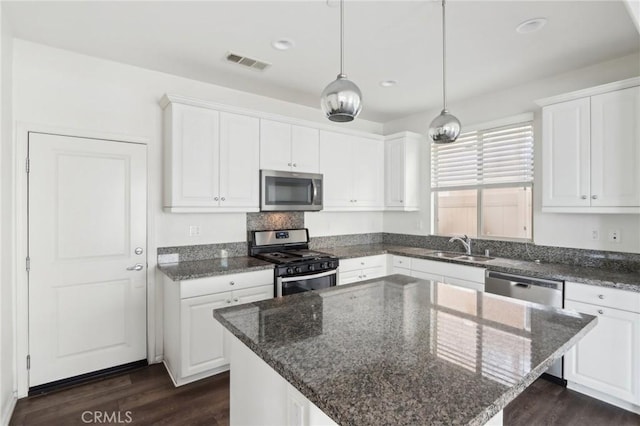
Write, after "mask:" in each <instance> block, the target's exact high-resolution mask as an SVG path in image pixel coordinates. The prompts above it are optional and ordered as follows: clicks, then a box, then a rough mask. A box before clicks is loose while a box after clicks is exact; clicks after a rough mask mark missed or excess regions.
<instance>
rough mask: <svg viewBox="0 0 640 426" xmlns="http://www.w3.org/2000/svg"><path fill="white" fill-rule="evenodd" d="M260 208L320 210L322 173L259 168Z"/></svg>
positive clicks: (280, 210)
mask: <svg viewBox="0 0 640 426" xmlns="http://www.w3.org/2000/svg"><path fill="white" fill-rule="evenodd" d="M260 210H261V211H263V212H283V211H318V210H322V175H321V174H317V173H297V172H282V171H278V170H260Z"/></svg>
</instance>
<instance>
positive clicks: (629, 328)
mask: <svg viewBox="0 0 640 426" xmlns="http://www.w3.org/2000/svg"><path fill="white" fill-rule="evenodd" d="M570 297H571V298H572V299H578V300H579V301H576V300H571V299H569V298H570ZM566 298H567V300H565V309H574V310H576V311H578V312H581V313H584V314H589V315H595V316H597V317H598V324H597V325H596V327H595V328H594V329H593V330H591V331H590V332H589V333H588V334H587V335H586V336H585V337H584V338H583V339H582V340H580V341H579V342H578V343H577V344H576V345H575V346H574V347H573V348H572V349H571V350H570V351H569V352H568V353H567V355H565V358H564V360H565V378H566V379H567V381H568V387H569V388H571V389H574V390H577V391H579V392H582V393H586V394H588V395H590V396H593V397H596V398H599V399H602V400H604V401H606V402H609V403H611V404H614V405H617V406H620V407H622V408H626V409H629V410H632V411H635V412H640V309H638V306H640V293H635V292H628V291H623V290H616V289H610V288H602V287H596V286H588V285H584V284H576V283H571V282H568V283H566ZM585 302H591V303H585ZM616 302H621V303H616ZM611 305H618V306H620V307H624V308H628V309H632V311H630V310H623V309H617V307H612V306H611Z"/></svg>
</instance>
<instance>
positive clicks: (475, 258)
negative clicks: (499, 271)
mask: <svg viewBox="0 0 640 426" xmlns="http://www.w3.org/2000/svg"><path fill="white" fill-rule="evenodd" d="M454 259H459V260H468V261H471V262H486V261H487V260H493V259H495V257H488V256H480V255H477V256H473V255H472V256H469V255H465V256H457V257H455V258H454Z"/></svg>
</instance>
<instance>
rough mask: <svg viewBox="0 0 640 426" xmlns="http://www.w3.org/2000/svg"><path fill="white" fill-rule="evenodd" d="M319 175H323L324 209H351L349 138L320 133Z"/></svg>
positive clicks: (335, 134) (351, 173) (324, 132)
mask: <svg viewBox="0 0 640 426" xmlns="http://www.w3.org/2000/svg"><path fill="white" fill-rule="evenodd" d="M320 173H322V174H324V181H323V184H324V194H323V197H324V207H325V208H331V207H347V208H349V207H353V206H354V203H353V200H354V198H353V193H352V187H353V183H352V177H353V164H352V155H351V144H350V141H349V136H347V135H343V134H340V133H335V132H326V131H321V132H320Z"/></svg>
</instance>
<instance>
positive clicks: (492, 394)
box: [214, 275, 597, 425]
mask: <svg viewBox="0 0 640 426" xmlns="http://www.w3.org/2000/svg"><path fill="white" fill-rule="evenodd" d="M214 316H215V318H217V319H218V320H219V321H220V323H221V324H222V325H223V326H224V327H226V328H227V329H228V330H230V331H231V333H232V334H234V335H235V336H236V337H238V338H239V339H240V341H242V342H243V343H244V344H245V345H247V346H248V347H249V348H250V349H251V350H252V351H253V352H254V353H256V354H257V355H258V356H259V357H260V358H262V359H263V360H264V361H265V362H266V363H267V364H268V365H269V366H271V367H272V368H273V369H274V370H275V371H277V372H278V373H279V374H280V375H281V376H282V377H284V378H285V379H286V380H287V381H288V382H289V383H291V384H292V385H293V386H295V387H296V388H297V389H298V390H299V391H300V392H301V393H302V394H303V395H304V396H305V397H307V399H309V400H310V401H311V402H313V403H314V404H315V405H316V406H317V407H318V408H320V409H321V410H322V411H323V412H324V413H326V414H327V415H328V416H330V417H331V418H332V419H333V420H335V421H336V422H337V423H339V424H341V425H431V424H446V425H480V424H484V423H485V422H486V421H487V420H489V419H490V418H491V417H492V416H493V415H494V414H496V413H497V412H499V411H500V410H502V409H503V408H504V407H505V405H506V404H507V403H508V402H510V401H511V400H513V399H514V398H515V397H516V396H517V395H518V394H520V393H521V392H522V391H523V390H524V389H525V388H526V387H527V386H528V385H530V384H531V383H532V382H533V381H534V380H535V379H536V378H537V377H538V376H539V375H540V374H542V373H543V372H544V371H545V370H546V369H547V368H548V366H549V365H550V364H551V363H552V362H553V361H554V360H556V359H557V358H559V357H560V356H561V355H562V354H564V353H565V352H566V351H567V350H568V349H569V348H570V347H571V346H573V345H574V344H575V343H576V342H577V341H578V340H579V339H580V338H582V336H583V335H585V334H586V333H587V332H588V331H589V330H590V329H591V328H593V327H594V326H595V325H596V322H597V319H596V318H595V317H593V316H590V315H583V314H579V313H576V312H572V311H562V310H557V309H554V308H549V307H545V306H542V305H536V304H528V303H526V302H522V301H518V300H514V299H508V298H503V297H500V296H495V295H490V294H484V293H480V292H476V291H474V290H469V289H465V288H460V287H456V286H449V285H447V284H442V283H435V282H431V281H425V280H421V279H416V278H411V277H407V276H404V275H392V276H389V277H384V278H379V279H375V280H369V281H365V282H362V283H358V284H351V285H346V286H340V287H333V288H330V289H326V290H321V291H312V292H306V293H300V294H296V295H292V296H287V297H284V298H279V299H272V300H266V301H262V302H257V303H251V304H246V305H240V306H237V307H231V308H224V309H219V310H216V311H215V312H214ZM231 374H233V371H232V373H231Z"/></svg>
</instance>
